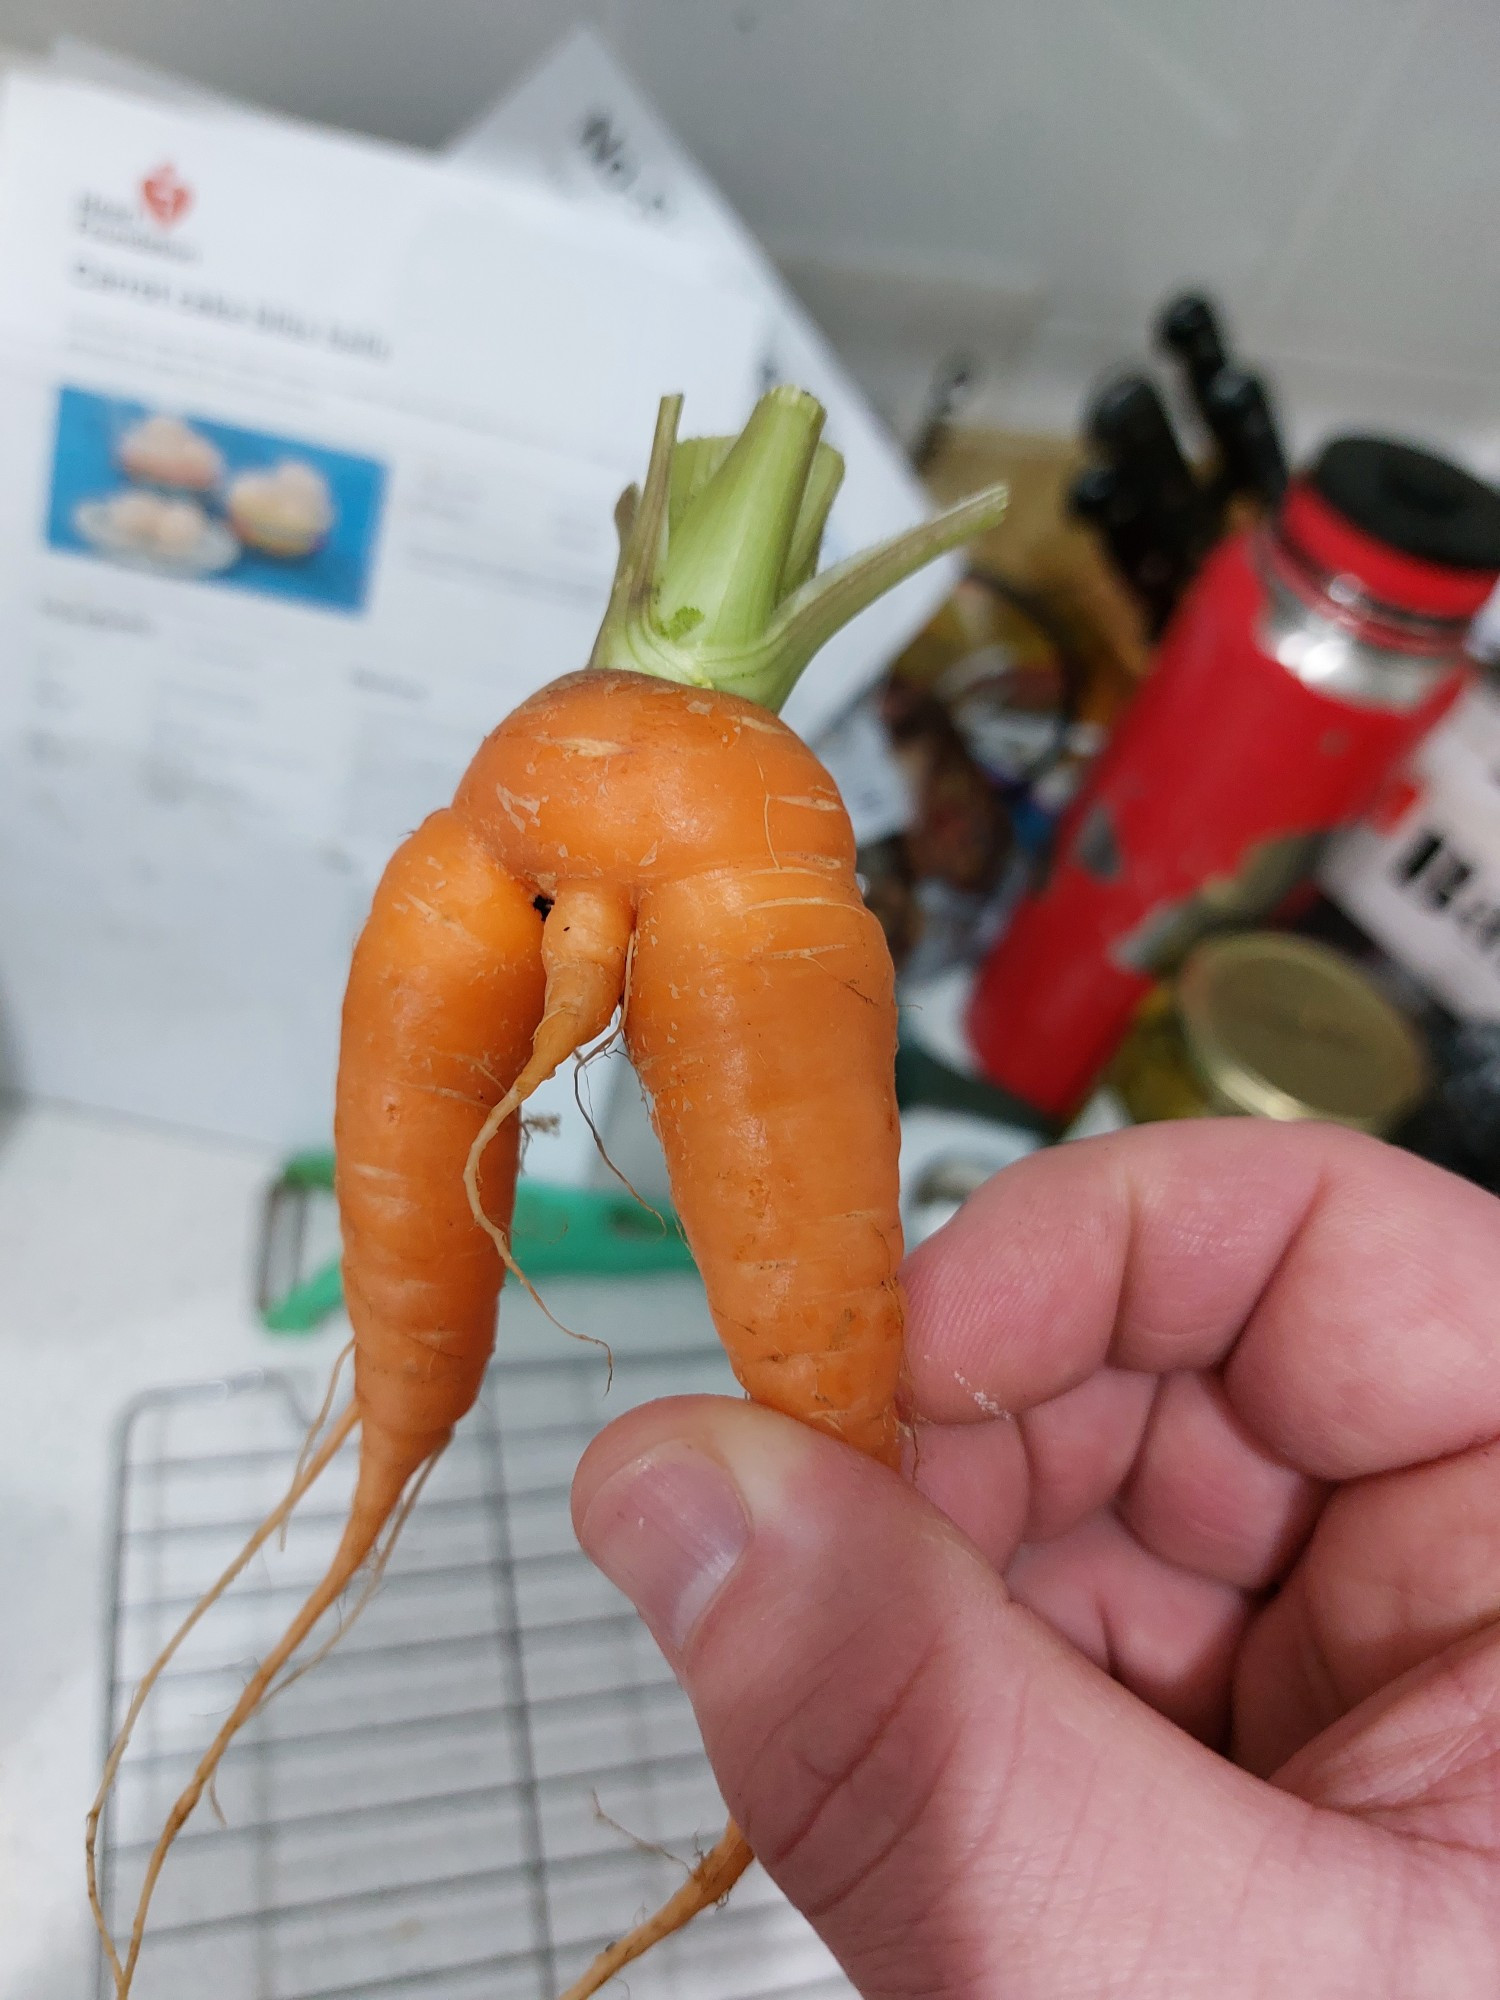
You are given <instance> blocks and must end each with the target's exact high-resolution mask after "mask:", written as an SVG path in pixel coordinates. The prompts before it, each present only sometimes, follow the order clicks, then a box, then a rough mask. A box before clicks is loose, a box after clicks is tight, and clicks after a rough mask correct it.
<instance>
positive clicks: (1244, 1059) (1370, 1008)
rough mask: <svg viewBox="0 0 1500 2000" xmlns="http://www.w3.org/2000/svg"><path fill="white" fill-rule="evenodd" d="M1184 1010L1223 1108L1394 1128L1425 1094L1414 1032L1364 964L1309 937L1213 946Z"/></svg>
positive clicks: (1192, 1053) (1184, 985)
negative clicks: (1357, 963) (1367, 972)
mask: <svg viewBox="0 0 1500 2000" xmlns="http://www.w3.org/2000/svg"><path fill="white" fill-rule="evenodd" d="M1177 1007H1178V1015H1179V1018H1180V1020H1181V1024H1182V1034H1183V1041H1184V1044H1185V1046H1186V1050H1187V1054H1188V1057H1189V1060H1190V1061H1191V1063H1192V1065H1193V1067H1194V1068H1195V1069H1196V1070H1197V1071H1198V1072H1199V1074H1200V1076H1201V1077H1202V1079H1203V1081H1204V1084H1205V1086H1206V1088H1207V1090H1208V1092H1209V1094H1210V1096H1211V1098H1212V1099H1213V1101H1214V1106H1215V1108H1218V1109H1221V1110H1225V1111H1233V1112H1244V1113H1249V1114H1250V1115H1252V1116H1254V1117H1259V1118H1277V1119H1283V1120H1287V1119H1298V1118H1327V1119H1331V1120H1332V1121H1334V1122H1335V1123H1336V1124H1340V1125H1352V1126H1355V1127H1357V1128H1358V1129H1359V1130H1360V1131H1363V1132H1376V1133H1382V1132H1389V1131H1390V1130H1392V1129H1393V1128H1394V1127H1395V1126H1396V1125H1397V1124H1398V1123H1399V1122H1400V1120H1401V1119H1402V1117H1403V1116H1404V1115H1405V1114H1406V1112H1408V1111H1409V1110H1411V1109H1412V1107H1413V1106H1414V1105H1415V1104H1416V1103H1417V1101H1418V1100H1419V1098H1420V1097H1421V1096H1422V1094H1423V1092H1424V1090H1425V1088H1426V1086H1427V1064H1426V1059H1425V1056H1424V1054H1423V1051H1422V1047H1421V1044H1420V1043H1419V1041H1418V1040H1417V1037H1416V1034H1415V1032H1414V1031H1413V1030H1412V1028H1411V1027H1410V1026H1409V1025H1408V1024H1407V1022H1406V1021H1405V1020H1404V1019H1403V1018H1402V1016H1401V1015H1400V1014H1398V1013H1397V1011H1396V1010H1395V1008H1394V1007H1392V1006H1391V1004H1390V1002H1389V1001H1387V1000H1386V999H1385V998H1384V996H1383V995H1382V994H1381V993H1380V992H1378V991H1377V989H1376V988H1375V987H1374V986H1373V985H1372V983H1371V982H1370V980H1369V979H1368V978H1367V977H1366V975H1365V974H1364V973H1363V972H1362V971H1361V970H1360V969H1359V967H1358V966H1357V965H1356V964H1355V963H1354V962H1353V961H1352V960H1351V959H1348V958H1346V957H1344V955H1343V954H1342V953H1341V952H1336V951H1333V950H1331V949H1330V948H1329V947H1328V946H1327V945H1323V944H1318V943H1316V942H1314V941H1313V940H1312V939H1310V938H1302V937H1293V936H1290V935H1287V934H1286V933H1283V932H1279V931H1247V932H1244V933H1241V934H1239V935H1237V936H1233V937H1222V938H1211V939H1209V940H1207V941H1206V942H1205V943H1203V944H1200V945H1199V946H1198V947H1197V949H1196V950H1194V951H1193V952H1192V953H1191V954H1190V955H1189V957H1188V959H1187V960H1186V962H1185V964H1184V965H1183V968H1182V971H1181V973H1180V974H1179V976H1178V981H1177Z"/></svg>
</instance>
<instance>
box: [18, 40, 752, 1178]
mask: <svg viewBox="0 0 1500 2000" xmlns="http://www.w3.org/2000/svg"><path fill="white" fill-rule="evenodd" d="M767 338H768V335H767V312H766V306H765V301H764V298H763V296H762V295H761V294H760V293H759V292H758V291H757V290H756V288H755V287H754V286H753V285H751V284H749V283H748V282H745V281H743V280H742V279H741V278H738V277H737V276H736V274H735V272H734V271H733V270H732V269H730V268H728V267H727V266H725V265H724V264H722V263H715V262H714V261H713V260H712V259H709V258H707V257H705V256H704V255H703V254H702V252H701V251H700V250H698V249H696V248H695V247H694V246H692V245H690V244H684V243H679V242H677V241H675V240H674V239H673V238H672V237H671V236H670V235H668V234H664V233H663V232H661V231H660V230H657V229H654V228H652V227H650V226H649V225H646V224H643V223H642V222H640V221H639V220H638V219H637V218H635V217H634V216H632V215H630V214H628V213H621V212H614V211H606V210H602V209H600V208H598V207H594V206H588V205H585V204H581V203H579V202H578V201H576V200H573V199H569V198H566V197H564V196H563V195H561V194H559V193H557V192H555V191H553V190H550V189H548V188H546V187H544V186H541V185H539V184H536V183H535V182H533V183H532V184H529V185H528V184H526V183H525V182H524V181H523V180H521V179H520V178H518V177H511V178H503V177H497V176H496V175H494V174H493V173H491V172H483V173H481V172H478V171H465V170H464V169H463V168H462V166H461V165H454V164H442V163H439V162H436V161H433V160H432V159H430V158H428V157H426V156H422V155H418V154H415V153H409V152H406V151H404V150H402V149H399V148H395V147H390V146H384V145H380V144H376V143H374V142H367V141H362V140H358V139H353V138H348V137H342V136H334V135H329V134H323V133H320V132H317V131H315V130H312V129H310V128H307V127H304V126H298V125H293V124H290V123H282V122H280V121H277V120H274V119H270V118H263V117H260V116H258V115H253V114H250V113H248V112H245V111H240V110H236V111H233V112H227V111H217V110H215V109H213V108H211V107H204V106H198V105H193V104H173V103H167V102H162V101H151V100H148V99H146V98H142V97H135V96H131V95H128V94H125V93H122V92H120V91H117V90H113V89H106V88H101V87H98V86H92V85H86V84H82V83H78V82H74V81H66V80H57V79H54V78H48V77H46V76H44V75H36V74H25V73H16V74H13V75H12V76H11V77H10V78H9V79H8V80H7V82H6V84H5V86H4V91H3V97H0V645H3V651H0V1077H3V1079H4V1081H5V1082H7V1083H9V1084H11V1085H19V1086H21V1087H23V1088H25V1089H27V1090H30V1091H34V1092H38V1093H41V1094H46V1095H55V1096H59V1097H63V1098H70V1099H73V1100H75V1101H80V1102H84V1103H88V1104H92V1105H96V1106H100V1107H104V1108H112V1109H118V1110H122V1111H128V1112H135V1113H141V1114H145V1115H148V1116H153V1117H159V1118H163V1119H169V1120H173V1121H176V1122H181V1123H184V1124H188V1125H193V1126H198V1127H200V1128H207V1129H211V1130H216V1131H220V1132H227V1133H233V1134H239V1135H243V1136H245V1137H247V1138H254V1139H258V1140H268V1141H272V1142H274V1143H278V1144H283V1145H292V1144H299V1143H305V1142H309V1141H323V1140H325V1139H326V1137H327V1134H328V1131H329V1129H330V1110H331V1096H332V1079H333V1071H334V1060H335V1049H336V1039H337V1029H338V1012H339V999H340V995H341V991H342V986H343V981H344V976H345V972H346V969H347V963H348V954H349V949H350V945H351V942H352V939H353V936H354V934H355V932H356V930H357V927H358V925H359V923H360V922H361V921H362V919H363V915H364V912H365V910H366V908H367V907H368V902H369V896H370V893H371V890H372V888H373V885H374V882H375V880H376V878H377V876H378V873H379V870H380V868H381V867H382V866H383V864H384V862H385V860H386V859H387V857H388V856H389V854H390V852H391V850H392V848H393V847H394V846H395V845H396V844H397V842H398V841H399V840H400V839H401V838H402V837H403V836H404V835H405V834H406V833H407V832H408V831H409V830H410V829H411V828H412V827H414V826H415V825H416V824H417V823H418V822H419V821H420V820H421V818H422V817H423V816H424V815H425V814H426V813H427V812H429V811H431V810H432V809H433V808H435V807H436V806H438V805H440V804H443V803H445V802H446V799H447V798H448V796H449V795H451V792H452V788H453V785H454V783H455V781H456V779H457V778H458V776H459V775H460V773H461V772H462V770H463V768H464V766H465V765H466V763H467V761H468V759H469V757H470V756H471V755H472V753H473V751H474V749H475V747H476V745H477V743H478V742H479V740H480V738H481V737H482V736H483V734H484V733H485V732H486V731H487V730H488V729H490V728H491V727H493V725H494V724H495V722H496V721H497V720H498V719H499V718H501V717H502V716H503V715H505V713H506V712H507V711H508V710H509V709H510V708H512V707H513V706H514V705H515V703H516V702H517V701H519V700H520V699H522V698H523V697H524V696H525V695H526V694H528V693H529V692H531V691H532V690H533V689H535V688H536V687H538V686H540V685H542V684H543V683H544V682H546V681H547V680H549V679H551V678H552V677H553V676H554V675H556V674H558V673H561V672H564V671H567V670H569V669H570V668H573V667H576V666H578V665H579V664H581V663H582V661H583V660H584V659H585V658H586V656H587V653H588V649H589V646H590V643H591V641H592V638H593V635H594V631H595V629H596V626H597V623H598V619H599V616H600V613H601V611H602V608H603V605H604V602H605V598H606V595H607V590H608V584H609V580H610V576H611V573H612V569H613V562H614V555H615V540H614V531H613V525H612V510H613V506H614V502H615V499H616V496H617V495H618V493H619V491H620V490H621V488H622V487H623V486H624V485H626V484H627V483H629V482H630V481H631V480H632V479H635V478H637V477H639V475H640V473H641V471H642V469H643V467H644V464H645V459H646V454H647V449H648V446H649V441H650V436H651V430H652V425H653V422H654V418H655V412H656V404H657V400H658V397H659V396H660V395H661V393H662V392H663V391H664V390H667V389H681V390H682V391H684V392H685V396H686V408H685V423H686V425H687V426H688V427H689V428H690V429H692V430H695V431H722V430H727V429H731V428H735V427H737V426H738V425H739V424H740V423H741V422H742V421H743V419H744V417H745V415H746V413H747V411H748V409H749V407H750V405H751V402H752V401H753V398H754V395H755V393H756V391H757V388H758V386H759V382H760V379H761V370H762V367H763V364H764V360H765V355H766V352H767ZM575 1136H576V1128H575ZM545 1144H546V1142H545V1141H544V1140H539V1141H538V1145H539V1146H540V1147H542V1149H543V1150H545Z"/></svg>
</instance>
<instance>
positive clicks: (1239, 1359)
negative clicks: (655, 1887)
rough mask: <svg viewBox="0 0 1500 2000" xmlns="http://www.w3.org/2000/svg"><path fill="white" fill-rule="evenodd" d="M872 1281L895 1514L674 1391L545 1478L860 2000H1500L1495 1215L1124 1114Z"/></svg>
mask: <svg viewBox="0 0 1500 2000" xmlns="http://www.w3.org/2000/svg"><path fill="white" fill-rule="evenodd" d="M907 1283H908V1289H909V1295H910V1301H911V1313H910V1325H909V1335H908V1349H909V1365H910V1373H911V1393H912V1404H913V1409H914V1411H915V1413H916V1415H917V1417H918V1419H919V1422H918V1427H917V1440H918V1443H917V1463H916V1468H915V1477H916V1490H915V1491H914V1490H913V1489H912V1487H910V1486H908V1485H905V1484H903V1483H902V1482H901V1481H899V1480H897V1479H895V1478H893V1477H892V1476H891V1475H890V1474H889V1473H888V1472H885V1471H883V1470H882V1469H881V1468H879V1467H877V1466H874V1465H871V1464H868V1463H866V1462H865V1461H864V1460H862V1459H859V1458H857V1457H855V1455H854V1454H853V1453H851V1452H849V1451H848V1450H847V1449H845V1448H844V1447H842V1446H840V1445H838V1444H836V1443H834V1442H832V1441H831V1440H829V1439H826V1438H823V1437H821V1436H819V1435H817V1434H815V1433H812V1432H809V1431H807V1430H805V1429H803V1428H801V1427H800V1426H798V1425H796V1424H793V1423H792V1422H790V1421H789V1420H787V1419H785V1418H782V1417H779V1416H776V1415H773V1414H771V1413H769V1412H767V1411H764V1410H759V1409H755V1408H752V1407H751V1406H749V1405H746V1404H737V1403H731V1402H727V1401H723V1400H720V1399H714V1398H706V1397H694V1398H681V1399H678V1400H675V1401H672V1402H667V1403H658V1404H654V1405H651V1406H648V1407H647V1408H644V1409H641V1410H637V1411H633V1412H632V1413H631V1414H630V1415H628V1416H626V1417H623V1418H621V1419H620V1420H619V1421H618V1422H617V1423H615V1424H613V1425H611V1427H610V1428H609V1429H608V1430H607V1431H606V1432H604V1433H603V1435H602V1436H601V1437H600V1438H599V1439H597V1440H596V1441H595V1443H594V1444H593V1446H592V1447H591V1448H590V1450H589V1452H588V1453H587V1455H586V1456H585V1458H584V1461H583V1463H582V1465H581V1467H580V1469H579V1473H578V1477H577V1482H576V1485H575V1488H574V1518H575V1521H576V1523H577V1526H578V1531H579V1535H580V1538H581V1539H582V1540H583V1542H584V1545H585V1547H586V1548H588V1550H589V1551H590V1553H591V1554H592V1555H593V1556H594V1558H595V1560H596V1561H598V1562H599V1563H600V1565H601V1567H603V1568H604V1569H605V1571H606V1572H607V1573H608V1574H609V1575H610V1576H612V1577H613V1578H614V1580H615V1581H616V1582H617V1583H618V1584H619V1585H620V1586H621V1588H622V1589H624V1590H625V1591H626V1592H627V1593H628V1594H629V1595H630V1596H631V1597H632V1598H633V1599H634V1600H635V1602H636V1603H637V1604H638V1605H639V1606H640V1608H641V1610H642V1612H643V1614H644V1615H645V1617H646V1619H647V1621H648V1622H649V1623H650V1625H651V1627H652V1630H653V1631H654V1633H655V1634H656V1636H657V1638H658V1640H659V1641H660V1642H661V1644H662V1646H663V1647H664V1649H665V1651H666V1653H667V1656H668V1658H669V1659H670V1661H671V1663H672V1665H673V1667H674V1668H675V1670H676V1672H677V1674H678V1676H679V1677H680V1679H681V1680H682V1682H683V1684H684V1685H685V1687H686V1688H687V1690H688V1693H689V1695H690V1696H691V1697H692V1700H693V1704H694V1708H695V1710H696V1713H697V1716H698V1720H699V1723H700V1725H701V1727H702V1730H703V1734H704V1740H705V1742H706V1744H707V1746H708V1751H709V1755H710V1757H711V1759H712V1761H713V1764H714V1768H715V1771H716V1773H717V1775H718V1778H719V1781H720V1784H721V1786H722V1788H723V1792H724V1796H725V1798H726V1800H727V1801H728V1804H729V1807H730V1810H731V1811H732V1813H733V1814H734V1817H735V1819H736V1821H737V1822H738V1823H739V1825H740V1826H741V1827H742V1828H743V1829H744V1831H745V1833H746V1835H747V1836H748V1838H749V1840H750V1843H751V1845H752V1846H753V1847H754V1849H755V1852H756V1854H757V1855H758V1857H759V1858H760V1860H761V1861H762V1862H763V1863H764V1865H765V1866H766V1868H767V1869H768V1871H769V1872H770V1874H771V1875H772V1876H773V1877H774V1878H775V1879H776V1881H777V1882H779V1883H780V1885H781V1886H782V1888H783V1889H784V1890H785V1891H786V1893H787V1895H788V1896H789V1897H790V1898H791V1900H792V1901H793V1902H794V1903H796V1904H797V1905H798V1906H799V1907H800V1908H801V1909H803V1910H804V1911H805V1912H806V1913H807V1915H808V1916H809V1917H810V1919H811V1920H812V1922H813V1924H814V1925H815V1926H816V1928H817V1929H818V1930H819V1932H821V1934H822V1935H823V1937H824V1938H825V1939H826V1940H827V1942H828V1944H829V1945H830V1946H831V1947H832V1949H833V1951H834V1952H835V1953H836V1955H837V1956H838V1958H839V1959H840V1961H841V1962H842V1964H843V1965H844V1966H845V1968H846V1969H847V1971H848V1973H849V1976H850V1978H851V1979H852V1980H853V1981H854V1983H855V1985H856V1986H857V1987H858V1988H859V1989H860V1991H861V1992H862V1993H863V1994H864V1995H866V1996H867V2000H915V1996H918V1995H921V1996H923V2000H932V1996H943V2000H979V1996H984V2000H994V1996H998V1995H1002V1994H1003V1995H1005V1996H1007V2000H1057V1997H1058V1996H1062V1995H1079V1996H1082V1995H1088V1996H1090V2000H1095V1996H1098V2000H1124V1996H1129V2000H1146V1996H1167V1995H1171V1996H1173V2000H1181V1996H1183V1995H1188V1994H1198V1993H1209V1992H1212V1993H1213V1994H1214V1996H1215V2000H1241V1996H1250V1995H1257V1996H1259V1995H1264V1994H1269V1993H1271V1992H1273V1991H1275V1992H1286V1993H1290V1994H1292V1995H1295V1996H1297V2000H1332V1996H1345V1995H1347V1996H1351V2000H1352V1996H1355V1995H1358V1996H1359V2000H1377V1996H1382V1995H1390V1996H1391V2000H1396V1996H1400V2000H1429V1997H1430V2000H1437V1996H1442V2000H1466V1996H1469V1995H1473V1996H1479V1995H1484V1996H1489V1995H1491V1994H1494V1993H1495V1992H1497V1991H1500V1624H1497V1621H1500V1444H1497V1442H1496V1440H1497V1439H1500V1205H1497V1203H1496V1202H1495V1201H1494V1199H1493V1198H1492V1197H1490V1196H1488V1195H1485V1194H1483V1193H1481V1192H1480V1191H1479V1190H1477V1189H1475V1188H1472V1187H1470V1186H1468V1185H1467V1184H1465V1183H1463V1182H1460V1181H1457V1180H1453V1179H1451V1178H1449V1177H1448V1176H1447V1175H1444V1174H1442V1173H1439V1172H1438V1171H1437V1170H1436V1169H1434V1168H1432V1167H1429V1166H1426V1165H1424V1164H1422V1163H1421V1162H1419V1161H1416V1160H1414V1159H1412V1158H1410V1157H1408V1156H1406V1155H1403V1154H1401V1153H1398V1152H1395V1151H1393V1150H1391V1149H1389V1148H1386V1147H1383V1146H1381V1145H1378V1144H1377V1143H1375V1142H1374V1141H1371V1140H1364V1139H1361V1138H1359V1137H1357V1136H1356V1135H1353V1134H1349V1133H1344V1132H1340V1131H1338V1130H1336V1129H1333V1128H1326V1127H1300V1128H1299V1127H1286V1126H1272V1125H1265V1124H1257V1123H1252V1122H1251V1121H1248V1120H1228V1121H1223V1122H1212V1123H1202V1124H1180V1125H1170V1126H1167V1125H1161V1126H1153V1127H1147V1128H1144V1129H1142V1130H1139V1131H1136V1132H1130V1133H1125V1134H1121V1135H1119V1136H1117V1137H1114V1138H1109V1139H1102V1140H1093V1141H1087V1142H1083V1143H1079V1144H1076V1145H1070V1146H1063V1147H1059V1148H1057V1149H1055V1150H1052V1151H1048V1152H1044V1153H1039V1154H1037V1155H1035V1156H1033V1157H1032V1158H1030V1159H1027V1160H1023V1161H1022V1162H1020V1163H1019V1164H1018V1165H1017V1166H1015V1167H1012V1168H1009V1169H1007V1170H1006V1172H1005V1173H1003V1174H1001V1175H1000V1176H999V1177H998V1178H997V1179H996V1180H994V1181H992V1182H991V1183H990V1184H989V1185H988V1186H987V1187H986V1188H984V1189H983V1190H981V1192H980V1193H979V1194H978V1195H976V1196H975V1197H974V1198H973V1199H972V1200H971V1201H970V1202H969V1203H968V1204H967V1205H966V1206H965V1208H964V1209H963V1211H962V1212H961V1213H960V1214H959V1215H958V1216H957V1217H955V1219H954V1220H953V1221H952V1222H951V1223H949V1224H948V1226H947V1227H946V1228H945V1229H943V1230H942V1231H940V1232H939V1234H938V1235H937V1236H935V1237H933V1238H932V1239H931V1240H930V1241H929V1242H927V1243H925V1244H923V1245H922V1246H921V1248H920V1249H919V1250H918V1251H917V1252H916V1253H915V1255H914V1256H913V1257H912V1258H911V1260H910V1262H909V1264H908V1267H907ZM1007 1413H1008V1414H1007Z"/></svg>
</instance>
